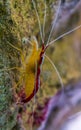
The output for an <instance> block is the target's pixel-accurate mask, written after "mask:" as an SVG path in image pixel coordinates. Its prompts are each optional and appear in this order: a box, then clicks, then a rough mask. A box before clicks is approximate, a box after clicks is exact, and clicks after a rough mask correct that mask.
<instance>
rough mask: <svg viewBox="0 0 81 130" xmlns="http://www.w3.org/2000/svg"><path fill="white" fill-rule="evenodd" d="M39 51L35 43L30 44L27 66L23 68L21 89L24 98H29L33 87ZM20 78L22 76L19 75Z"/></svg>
mask: <svg viewBox="0 0 81 130" xmlns="http://www.w3.org/2000/svg"><path fill="white" fill-rule="evenodd" d="M40 53H41V49H40V48H39V49H38V46H37V43H36V42H32V51H31V54H30V55H29V57H28V59H27V64H26V65H25V66H24V67H23V83H22V84H23V87H24V89H25V94H26V97H29V96H30V95H31V94H32V92H33V90H34V87H35V80H36V71H37V67H38V61H39V59H40ZM21 76H22V74H21Z"/></svg>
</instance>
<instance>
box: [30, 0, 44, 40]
mask: <svg viewBox="0 0 81 130" xmlns="http://www.w3.org/2000/svg"><path fill="white" fill-rule="evenodd" d="M32 3H33V6H34V9H35V12H36V15H37V20H38V24H39V30H40V36H41V40H42V43H44V40H43V34H42V29H41V23H40V19H39V15H38V12H37V8H36V4H35V1H34V0H32Z"/></svg>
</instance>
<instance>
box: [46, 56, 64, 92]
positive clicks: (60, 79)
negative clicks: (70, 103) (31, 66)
mask: <svg viewBox="0 0 81 130" xmlns="http://www.w3.org/2000/svg"><path fill="white" fill-rule="evenodd" d="M45 57H46V58H47V59H48V60H49V62H50V63H51V65H52V66H53V68H54V69H55V71H56V73H57V75H58V78H59V81H60V84H61V87H62V89H63V90H64V85H63V82H62V78H61V76H60V74H59V72H58V70H57V68H56V66H55V64H54V63H53V61H52V60H51V59H50V58H49V57H48V56H47V55H45Z"/></svg>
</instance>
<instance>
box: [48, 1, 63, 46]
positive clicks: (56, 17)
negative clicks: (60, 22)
mask: <svg viewBox="0 0 81 130" xmlns="http://www.w3.org/2000/svg"><path fill="white" fill-rule="evenodd" d="M60 6H61V0H60V1H59V4H58V9H57V13H56V16H55V20H54V24H53V26H52V28H51V31H50V34H49V37H48V40H47V45H48V43H49V41H50V38H51V35H52V32H53V29H54V27H55V25H56V22H57V19H58V15H59V11H60Z"/></svg>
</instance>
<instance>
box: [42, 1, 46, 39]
mask: <svg viewBox="0 0 81 130" xmlns="http://www.w3.org/2000/svg"><path fill="white" fill-rule="evenodd" d="M46 12H47V11H46V0H45V11H44V23H43V39H44V37H45V23H46Z"/></svg>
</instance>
